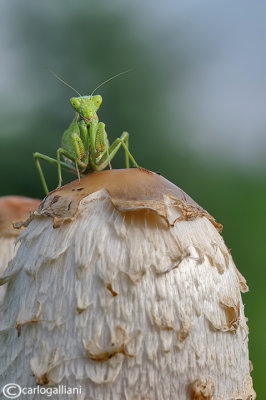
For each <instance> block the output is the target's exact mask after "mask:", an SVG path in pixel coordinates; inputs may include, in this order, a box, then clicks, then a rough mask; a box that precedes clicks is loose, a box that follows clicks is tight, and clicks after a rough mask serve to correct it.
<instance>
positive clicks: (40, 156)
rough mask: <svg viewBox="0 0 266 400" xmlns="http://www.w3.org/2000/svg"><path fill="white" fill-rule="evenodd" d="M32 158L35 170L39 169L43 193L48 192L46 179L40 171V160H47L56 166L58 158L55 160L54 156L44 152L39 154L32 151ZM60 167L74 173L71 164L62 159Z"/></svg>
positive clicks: (74, 170)
mask: <svg viewBox="0 0 266 400" xmlns="http://www.w3.org/2000/svg"><path fill="white" fill-rule="evenodd" d="M33 158H34V161H35V164H36V167H37V170H38V171H39V175H40V178H41V181H42V184H43V187H44V191H45V194H48V193H49V190H48V187H47V184H46V180H45V178H44V174H43V171H42V167H41V164H40V160H43V161H47V162H48V163H50V164H52V165H57V166H58V160H55V159H54V158H51V157H48V156H46V155H45V154H41V153H34V154H33ZM60 167H62V168H64V169H66V170H67V171H69V172H74V173H76V169H75V168H73V166H71V165H70V164H67V163H65V162H63V161H60Z"/></svg>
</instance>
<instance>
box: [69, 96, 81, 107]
mask: <svg viewBox="0 0 266 400" xmlns="http://www.w3.org/2000/svg"><path fill="white" fill-rule="evenodd" d="M70 103H71V105H72V107H74V108H75V110H76V109H77V108H78V107H79V106H80V102H79V100H78V99H77V98H76V97H72V98H71V99H70Z"/></svg>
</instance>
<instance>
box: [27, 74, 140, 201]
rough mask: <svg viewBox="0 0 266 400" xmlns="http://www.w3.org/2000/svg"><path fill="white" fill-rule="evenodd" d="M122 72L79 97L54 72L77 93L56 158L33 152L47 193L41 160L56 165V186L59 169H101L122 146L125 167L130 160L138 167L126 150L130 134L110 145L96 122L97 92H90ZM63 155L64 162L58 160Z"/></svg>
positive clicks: (74, 171)
mask: <svg viewBox="0 0 266 400" xmlns="http://www.w3.org/2000/svg"><path fill="white" fill-rule="evenodd" d="M126 72H128V71H125V72H121V73H120V74H117V75H115V76H113V77H111V78H109V79H107V80H106V81H105V82H103V83H101V84H100V85H99V86H97V88H96V89H94V91H93V92H92V94H91V95H89V96H82V95H81V94H80V93H79V92H77V91H76V90H75V89H74V88H72V87H71V86H70V85H69V84H67V83H66V82H64V81H63V80H62V79H61V78H60V77H58V76H57V75H56V74H55V73H53V74H54V75H55V76H56V77H57V78H58V79H59V80H60V81H62V82H63V83H65V84H66V85H67V86H69V87H71V89H73V90H74V91H75V92H76V93H77V94H78V95H79V96H78V97H72V98H71V99H70V104H71V105H72V107H73V108H74V109H75V110H76V114H75V117H74V119H73V121H72V122H71V124H70V125H69V127H68V129H67V130H66V131H65V132H64V133H63V136H62V144H61V147H59V148H58V149H57V158H56V159H54V158H51V157H48V156H46V155H45V154H41V153H34V154H33V157H34V161H35V163H36V167H37V169H38V171H39V174H40V178H41V181H42V184H43V188H44V191H45V194H46V195H47V194H48V193H49V190H48V187H47V184H46V180H45V177H44V174H43V171H42V168H41V165H40V160H43V161H46V162H48V163H50V164H53V165H56V166H57V170H58V187H60V186H61V185H62V169H65V170H67V171H69V172H73V173H75V174H77V175H78V178H79V179H80V175H82V174H86V173H88V172H93V171H102V170H103V169H104V168H106V167H107V165H109V166H110V168H111V165H110V161H111V160H112V159H113V158H114V156H115V155H116V153H117V151H118V150H119V148H120V147H121V146H122V147H123V148H124V151H125V163H126V168H129V159H130V160H131V161H132V164H133V166H134V167H136V168H139V166H138V164H137V163H136V161H135V159H134V158H133V156H132V154H131V153H130V151H129V143H128V141H129V133H128V132H123V133H122V135H121V136H120V137H119V138H117V139H116V140H115V141H114V142H113V143H112V144H111V145H109V141H108V137H107V133H106V130H105V124H104V123H103V122H99V118H98V116H97V111H98V109H99V108H100V106H101V104H102V97H101V96H100V95H93V94H94V93H95V91H96V90H97V89H98V88H99V87H100V86H102V85H103V84H104V83H106V82H108V81H110V80H111V79H113V78H115V77H117V76H119V75H121V74H124V73H126ZM61 156H63V158H64V161H62V160H61Z"/></svg>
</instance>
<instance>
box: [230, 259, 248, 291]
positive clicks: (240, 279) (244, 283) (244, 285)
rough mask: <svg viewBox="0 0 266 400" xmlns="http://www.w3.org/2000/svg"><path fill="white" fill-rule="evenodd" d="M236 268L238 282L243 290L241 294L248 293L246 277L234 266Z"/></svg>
mask: <svg viewBox="0 0 266 400" xmlns="http://www.w3.org/2000/svg"><path fill="white" fill-rule="evenodd" d="M234 267H235V272H236V275H237V278H238V282H239V286H240V290H241V292H242V293H246V292H248V290H249V289H248V286H247V281H246V279H245V278H244V276H243V275H242V274H241V273H240V272H239V271H238V269H237V268H236V266H235V265H234Z"/></svg>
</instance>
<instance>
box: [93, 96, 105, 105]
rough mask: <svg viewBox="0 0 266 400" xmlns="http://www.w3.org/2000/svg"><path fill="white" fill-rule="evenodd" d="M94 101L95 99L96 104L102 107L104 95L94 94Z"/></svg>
mask: <svg viewBox="0 0 266 400" xmlns="http://www.w3.org/2000/svg"><path fill="white" fill-rule="evenodd" d="M94 101H95V105H96V106H97V107H100V105H101V104H102V101H103V99H102V96H100V95H97V96H94Z"/></svg>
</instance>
